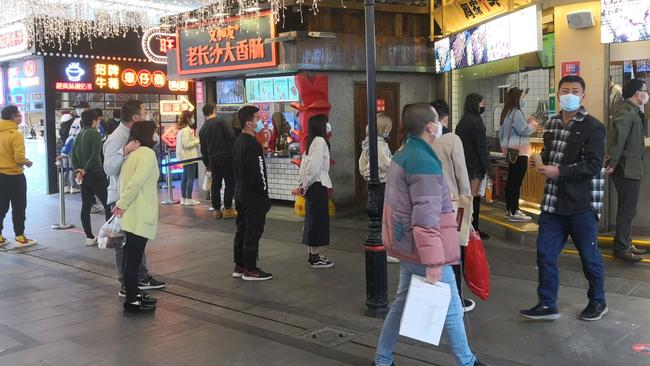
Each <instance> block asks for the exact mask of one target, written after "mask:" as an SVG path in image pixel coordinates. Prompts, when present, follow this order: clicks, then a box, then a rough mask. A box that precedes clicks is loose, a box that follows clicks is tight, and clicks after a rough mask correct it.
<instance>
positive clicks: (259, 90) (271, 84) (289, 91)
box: [246, 76, 300, 103]
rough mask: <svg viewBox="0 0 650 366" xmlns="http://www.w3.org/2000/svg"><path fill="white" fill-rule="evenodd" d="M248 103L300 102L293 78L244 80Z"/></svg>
mask: <svg viewBox="0 0 650 366" xmlns="http://www.w3.org/2000/svg"><path fill="white" fill-rule="evenodd" d="M246 99H247V101H248V103H270V102H297V101H299V100H300V96H299V93H298V88H297V87H296V83H295V77H294V76H280V77H273V78H260V79H246Z"/></svg>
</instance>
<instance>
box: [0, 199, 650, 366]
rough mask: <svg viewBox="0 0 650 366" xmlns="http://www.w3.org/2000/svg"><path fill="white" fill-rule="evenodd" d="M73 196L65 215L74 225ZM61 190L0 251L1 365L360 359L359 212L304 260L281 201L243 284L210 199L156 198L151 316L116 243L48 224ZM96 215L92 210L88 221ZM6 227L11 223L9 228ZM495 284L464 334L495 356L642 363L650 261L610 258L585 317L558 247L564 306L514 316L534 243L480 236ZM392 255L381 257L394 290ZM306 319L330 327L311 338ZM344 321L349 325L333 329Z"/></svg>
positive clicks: (412, 356) (436, 357)
mask: <svg viewBox="0 0 650 366" xmlns="http://www.w3.org/2000/svg"><path fill="white" fill-rule="evenodd" d="M78 200H79V197H78V195H73V196H71V197H70V198H69V199H68V217H69V218H70V219H71V220H69V221H72V222H73V223H76V224H79V219H78V213H79V211H78V207H79V205H80V204H79V201H78ZM57 205H58V198H57V197H56V196H51V197H48V196H37V195H32V196H30V202H29V209H28V217H29V219H28V233H29V234H30V235H31V236H33V237H35V238H36V239H38V240H39V242H40V244H39V245H37V246H35V247H32V248H29V249H25V250H24V251H16V250H11V249H9V250H7V251H5V252H3V253H0V276H2V281H0V365H12V366H13V365H65V366H72V365H130V364H139V365H246V366H248V365H250V366H254V365H268V366H275V365H368V364H369V360H370V359H371V357H372V354H373V352H374V346H375V345H376V342H377V334H378V331H379V328H380V326H381V320H377V319H371V318H367V317H364V316H363V310H364V301H365V285H364V264H363V253H362V251H361V244H362V242H363V239H364V237H365V228H364V225H365V219H364V218H363V217H359V216H356V215H346V212H345V211H342V212H341V215H340V216H339V217H337V218H336V219H335V220H334V221H333V223H332V238H333V240H332V246H331V248H328V249H326V250H325V254H326V255H328V256H329V257H330V258H332V259H333V260H334V261H335V262H336V267H335V268H334V269H332V270H327V271H312V270H309V269H308V268H307V266H306V253H305V250H304V248H302V246H301V245H300V244H299V241H300V230H301V226H302V223H301V222H300V221H299V220H296V219H295V218H292V216H291V208H290V207H275V208H274V209H273V210H272V212H271V213H270V215H269V220H268V223H267V232H266V234H265V236H264V240H263V242H262V249H261V253H260V259H261V264H262V267H263V268H264V269H266V270H268V271H271V272H273V274H274V276H275V278H274V279H273V280H272V281H270V282H266V283H246V282H242V281H239V280H234V279H232V278H231V277H230V273H231V270H232V263H231V262H232V261H231V256H232V254H231V252H232V250H231V246H232V238H233V231H234V223H233V222H232V221H230V222H228V221H220V222H214V221H213V220H211V218H210V213H209V212H208V211H207V209H206V207H203V206H199V207H195V208H182V207H178V206H174V207H161V218H160V223H161V224H160V230H159V236H158V239H156V240H155V241H153V242H152V243H150V244H149V245H148V247H147V255H148V259H149V268H150V269H151V270H152V272H153V273H154V274H155V276H156V277H159V278H161V279H164V280H167V281H169V282H170V286H168V288H167V289H166V290H164V291H158V292H154V294H155V295H156V296H157V297H159V300H160V301H159V307H158V310H157V312H156V314H155V315H152V316H136V317H133V316H124V315H123V314H122V311H121V301H120V299H118V297H117V296H116V292H117V290H118V286H117V285H116V280H115V279H114V278H115V273H114V269H113V261H114V256H113V254H112V252H111V251H102V250H99V249H97V248H87V247H85V246H84V245H83V234H81V232H80V230H79V228H77V229H73V230H69V231H52V230H50V228H49V226H50V224H51V223H53V222H56V221H57V220H58V218H57V213H58V206H57ZM101 218H102V215H93V220H94V224H95V231H97V230H98V229H99V226H100V225H101ZM6 221H7V222H6V223H7V224H8V228H7V229H5V234H9V233H11V226H10V223H9V222H8V221H9V220H6ZM487 251H488V256H489V258H490V264H491V270H492V295H491V297H490V299H489V300H488V301H486V302H479V304H478V307H477V310H475V311H474V312H472V313H470V314H469V316H468V324H467V326H468V329H469V333H470V344H471V345H472V348H473V349H474V350H475V351H476V352H477V353H478V354H479V355H480V356H481V358H482V359H483V360H485V361H487V362H488V363H490V364H491V365H504V366H509V365H587V364H589V365H603V366H604V365H650V357H649V356H646V355H643V354H640V353H636V352H634V351H633V349H632V347H633V345H634V344H637V343H650V329H648V326H649V324H650V323H648V320H649V316H648V312H647V309H648V306H649V305H650V300H648V299H649V298H650V286H649V285H648V279H650V277H649V276H648V274H649V273H650V271H649V268H650V267H648V266H645V265H642V266H638V267H627V266H621V265H618V264H616V263H614V262H607V270H608V280H607V289H608V290H609V293H608V304H609V307H610V313H609V315H607V316H606V317H605V318H604V319H603V320H602V321H600V322H595V323H585V322H581V321H579V320H577V319H576V315H577V314H578V313H579V312H580V311H581V310H582V308H583V307H584V305H585V292H586V291H585V288H586V283H585V280H584V279H583V277H582V274H581V272H580V266H579V260H578V259H577V258H576V257H574V256H565V257H563V258H562V259H561V266H562V271H563V272H562V285H563V286H562V288H561V290H560V310H561V312H562V313H563V317H562V318H561V319H560V320H558V321H556V322H553V323H542V324H537V323H530V322H527V321H524V320H522V319H521V318H519V317H518V316H517V314H516V311H517V310H518V309H521V308H524V307H529V306H531V305H533V304H534V302H535V286H536V281H535V279H536V269H535V267H534V262H535V255H534V252H531V251H530V249H529V248H527V247H521V246H519V245H514V244H511V243H506V242H502V241H499V240H491V241H490V242H489V243H488V244H487ZM396 272H397V267H396V266H394V265H391V266H390V267H389V276H390V286H389V288H390V294H391V296H392V294H393V292H394V289H395V285H396V282H395V281H396ZM314 331H321V332H324V333H328V334H330V335H332V337H327V335H328V334H325V335H323V336H320V337H317V338H315V339H314V338H312V337H311V334H312V333H313V332H314ZM339 333H340V334H341V335H343V336H344V337H342V338H340V337H339ZM396 364H398V365H400V366H406V365H430V364H433V365H452V364H453V360H452V358H451V356H450V355H449V353H448V349H447V347H446V346H445V345H443V346H442V347H440V348H437V349H436V348H431V347H428V346H426V345H422V344H418V343H415V342H411V341H409V340H406V339H404V340H403V342H402V343H401V344H400V345H399V347H398V356H397V358H396Z"/></svg>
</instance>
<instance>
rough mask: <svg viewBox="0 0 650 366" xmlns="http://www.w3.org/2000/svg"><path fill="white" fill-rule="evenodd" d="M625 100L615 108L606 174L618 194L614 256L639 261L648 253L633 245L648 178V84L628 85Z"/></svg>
mask: <svg viewBox="0 0 650 366" xmlns="http://www.w3.org/2000/svg"><path fill="white" fill-rule="evenodd" d="M623 98H624V100H622V101H620V102H619V103H618V104H616V105H615V106H614V110H613V114H612V119H611V122H610V126H609V131H608V133H607V136H608V137H607V163H606V164H607V169H606V172H607V175H609V176H611V177H612V181H613V182H614V186H615V187H616V192H617V194H618V210H617V213H616V235H615V236H614V257H616V258H619V259H622V260H625V261H629V262H639V261H641V260H642V259H643V258H642V257H641V256H640V254H645V253H646V252H645V250H641V249H638V248H636V247H634V245H632V237H631V227H632V220H634V216H636V208H637V203H638V201H639V192H640V190H641V180H642V179H643V176H644V171H643V156H644V155H645V139H644V137H645V131H646V118H645V115H644V113H643V107H644V105H645V104H646V103H648V98H650V96H649V95H648V86H647V85H646V83H645V81H643V80H642V79H632V80H629V81H628V82H626V83H625V85H624V87H623Z"/></svg>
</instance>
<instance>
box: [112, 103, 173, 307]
mask: <svg viewBox="0 0 650 366" xmlns="http://www.w3.org/2000/svg"><path fill="white" fill-rule="evenodd" d="M121 113H122V117H123V118H122V123H120V125H119V126H118V127H117V128H116V129H115V131H113V133H112V134H111V135H110V136H108V139H107V140H106V142H104V147H103V151H104V172H105V173H106V175H108V177H109V180H110V184H109V186H108V204H109V205H110V204H115V202H117V200H118V199H119V198H120V194H119V191H118V187H119V186H118V182H119V179H120V170H121V169H122V164H123V163H124V159H126V158H127V157H128V156H129V154H130V153H132V152H133V151H135V150H136V149H137V148H138V147H140V143H139V142H138V140H131V141H129V135H130V130H131V128H132V127H133V125H135V124H136V123H138V122H140V121H146V120H148V116H147V110H146V108H145V106H144V103H142V102H141V101H139V100H135V99H131V100H128V101H126V102H125V103H124V105H123V106H122V112H121ZM157 136H158V135H157V134H156V135H154V138H156V137H157ZM156 201H157V200H156ZM125 254H126V253H125V250H124V248H123V247H118V248H115V268H116V269H117V275H118V279H119V281H120V283H121V284H122V286H121V289H120V291H119V292H118V295H119V296H120V297H125V296H126V289H125V288H124V262H125V261H126V255H125ZM166 285H167V284H166V283H165V282H163V281H158V280H156V279H155V278H153V276H151V275H150V274H149V271H148V270H147V255H146V254H143V255H142V260H141V261H140V265H139V266H138V286H139V287H140V289H141V290H154V289H161V288H163V287H165V286H166Z"/></svg>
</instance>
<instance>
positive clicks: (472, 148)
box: [456, 93, 491, 240]
mask: <svg viewBox="0 0 650 366" xmlns="http://www.w3.org/2000/svg"><path fill="white" fill-rule="evenodd" d="M483 113H485V100H484V99H483V97H482V96H480V95H479V94H476V93H471V94H469V95H468V96H467V98H466V99H465V108H464V114H463V117H462V118H461V120H460V122H458V126H457V127H456V135H458V137H460V140H461V141H462V142H463V150H464V151H465V164H466V165H467V173H468V174H469V179H470V181H469V182H470V188H471V189H472V196H474V201H473V210H472V226H474V229H475V230H476V231H478V232H479V234H480V235H481V239H483V240H486V239H489V238H490V236H489V235H488V234H487V233H485V232H482V231H481V230H480V229H479V217H480V213H481V195H480V193H479V190H480V187H481V181H482V180H483V179H485V178H486V176H488V174H490V171H491V168H490V151H489V150H488V146H487V135H486V129H485V124H484V123H483V118H481V115H482V114H483Z"/></svg>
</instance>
